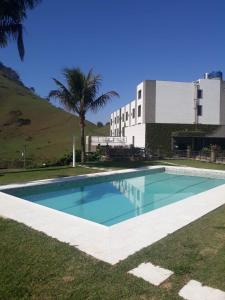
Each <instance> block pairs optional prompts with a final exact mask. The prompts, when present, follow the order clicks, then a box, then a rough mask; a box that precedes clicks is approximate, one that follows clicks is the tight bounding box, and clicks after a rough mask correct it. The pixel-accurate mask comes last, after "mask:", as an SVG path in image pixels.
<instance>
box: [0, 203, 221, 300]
mask: <svg viewBox="0 0 225 300" xmlns="http://www.w3.org/2000/svg"><path fill="white" fill-rule="evenodd" d="M224 216H225V206H223V207H222V208H219V209H217V210H215V211H213V212H212V213H210V214H208V215H206V216H205V217H203V218H201V219H199V220H198V221H196V222H194V223H192V224H190V225H188V226H186V227H184V228H183V229H181V230H179V231H177V232H175V233H174V234H172V235H168V236H167V237H166V238H164V239H162V240H161V241H159V242H157V243H155V244H153V245H152V246H149V247H147V248H144V249H143V250H141V251H139V252H138V253H136V254H134V255H133V256H130V257H129V258H128V259H126V260H124V261H122V262H120V263H118V264H117V265H115V266H111V265H109V264H107V263H104V262H101V261H98V260H96V259H94V258H92V257H91V256H88V255H86V254H84V253H82V252H81V251H79V250H77V249H76V248H74V247H72V246H69V245H67V244H65V243H61V242H58V241H57V240H55V239H52V238H50V237H47V236H46V235H44V234H42V233H40V232H37V231H35V230H32V229H30V228H28V227H26V226H25V225H22V224H19V223H17V222H14V221H10V220H6V219H0V236H1V239H0V298H1V299H76V300H78V299H81V300H83V299H96V300H100V299H104V300H107V299H112V300H115V299H129V300H130V299H131V300H132V299H133V300H134V299H135V300H136V299H140V300H143V299H144V300H145V299H146V300H147V299H154V300H157V299H160V300H161V299H165V300H172V299H180V298H179V297H178V296H177V294H178V291H179V290H180V288H182V286H183V285H184V284H185V283H186V282H187V281H188V280H190V279H195V280H199V281H201V282H202V283H204V284H206V285H209V286H211V287H214V288H219V289H222V290H225V281H224V274H225V264H224V261H225V218H224ZM148 261H150V262H152V263H155V264H158V265H160V266H162V267H165V268H169V269H170V270H173V271H174V272H175V275H173V276H172V277H171V278H169V279H168V280H167V281H166V282H165V283H163V284H162V285H161V286H160V287H155V286H153V285H151V284H149V283H147V282H145V281H143V280H142V279H138V278H136V277H134V276H132V275H128V274H127V271H129V270H130V269H132V268H134V267H137V266H138V265H139V264H140V263H142V262H148Z"/></svg>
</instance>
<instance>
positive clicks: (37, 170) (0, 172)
mask: <svg viewBox="0 0 225 300" xmlns="http://www.w3.org/2000/svg"><path fill="white" fill-rule="evenodd" d="M69 168H72V167H70V166H63V167H51V168H37V169H21V170H15V171H12V170H10V169H9V170H7V171H1V170H0V176H2V175H5V174H8V173H10V174H12V173H13V174H20V173H30V172H39V171H45V172H46V171H56V170H64V169H69Z"/></svg>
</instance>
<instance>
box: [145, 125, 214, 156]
mask: <svg viewBox="0 0 225 300" xmlns="http://www.w3.org/2000/svg"><path fill="white" fill-rule="evenodd" d="M216 128H218V126H216V125H201V124H199V125H198V129H197V131H196V130H195V125H194V124H193V125H192V124H156V123H155V124H146V144H147V145H149V146H150V149H151V151H153V152H156V151H157V150H158V149H160V150H162V151H163V152H164V153H165V154H167V155H169V154H170V153H171V137H172V136H173V134H175V136H178V135H181V134H186V135H187V136H192V135H195V134H197V135H199V134H200V132H201V134H206V133H211V132H212V131H213V130H215V129H216ZM179 132H180V133H179ZM195 136H196V135H195Z"/></svg>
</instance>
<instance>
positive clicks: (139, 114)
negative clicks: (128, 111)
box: [138, 105, 141, 117]
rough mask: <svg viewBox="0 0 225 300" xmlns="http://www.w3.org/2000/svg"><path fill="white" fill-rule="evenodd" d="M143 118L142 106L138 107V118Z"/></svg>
mask: <svg viewBox="0 0 225 300" xmlns="http://www.w3.org/2000/svg"><path fill="white" fill-rule="evenodd" d="M140 116H141V105H138V117H140Z"/></svg>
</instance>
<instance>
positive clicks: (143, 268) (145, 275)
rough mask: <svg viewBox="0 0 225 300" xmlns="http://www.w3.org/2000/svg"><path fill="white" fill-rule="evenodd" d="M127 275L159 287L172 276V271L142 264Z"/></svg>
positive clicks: (149, 264) (150, 264)
mask: <svg viewBox="0 0 225 300" xmlns="http://www.w3.org/2000/svg"><path fill="white" fill-rule="evenodd" d="M128 273H130V274H133V275H135V276H137V277H139V278H142V279H144V280H145V281H148V282H150V283H151V284H153V285H156V286H158V285H160V284H161V283H162V282H164V281H165V280H166V279H168V278H169V277H170V276H171V275H172V274H173V272H172V271H170V270H167V269H164V268H161V267H159V266H155V265H153V264H152V263H142V264H140V265H139V266H138V267H137V268H135V269H133V270H130V271H129V272H128Z"/></svg>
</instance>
